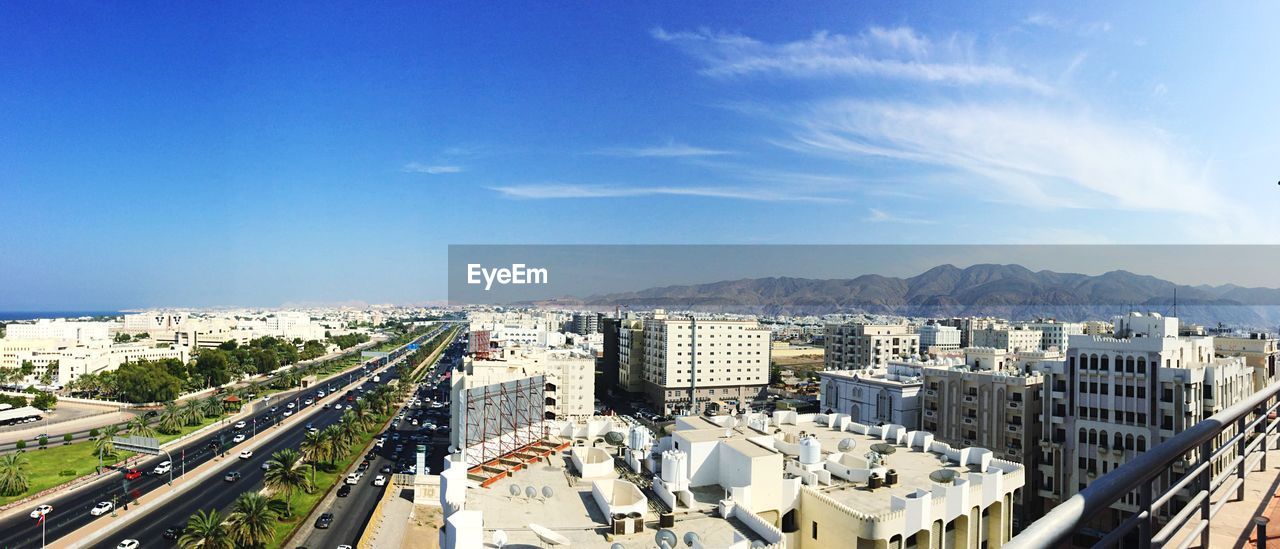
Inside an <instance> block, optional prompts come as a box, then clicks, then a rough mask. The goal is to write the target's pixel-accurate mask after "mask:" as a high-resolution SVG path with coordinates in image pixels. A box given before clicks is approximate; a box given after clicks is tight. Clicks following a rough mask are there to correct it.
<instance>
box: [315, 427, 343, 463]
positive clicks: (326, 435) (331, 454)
mask: <svg viewBox="0 0 1280 549" xmlns="http://www.w3.org/2000/svg"><path fill="white" fill-rule="evenodd" d="M320 436H321V437H322V438H323V439H324V444H325V452H324V456H325V458H326V459H328V461H329V464H330V465H332V464H333V463H334V462H335V461H337V460H338V456H339V455H340V454H342V449H343V448H345V447H346V444H344V443H343V441H342V427H339V426H338V425H337V424H336V423H335V424H333V425H330V426H328V427H325V428H324V430H322V431H320Z"/></svg>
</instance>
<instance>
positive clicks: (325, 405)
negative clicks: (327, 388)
mask: <svg viewBox="0 0 1280 549" xmlns="http://www.w3.org/2000/svg"><path fill="white" fill-rule="evenodd" d="M324 409H325V410H332V409H333V405H332V404H330V403H328V402H326V403H324Z"/></svg>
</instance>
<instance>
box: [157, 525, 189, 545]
mask: <svg viewBox="0 0 1280 549" xmlns="http://www.w3.org/2000/svg"><path fill="white" fill-rule="evenodd" d="M184 529H186V527H185V526H171V527H169V528H165V529H164V534H162V535H163V536H164V539H167V540H169V541H173V540H175V539H178V538H179V537H181V536H182V531H183V530H184Z"/></svg>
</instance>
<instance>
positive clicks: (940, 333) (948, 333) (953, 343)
mask: <svg viewBox="0 0 1280 549" xmlns="http://www.w3.org/2000/svg"><path fill="white" fill-rule="evenodd" d="M959 348H960V329H959V328H956V327H953V326H941V325H938V324H925V325H924V326H921V327H920V351H921V352H930V351H949V350H954V349H959Z"/></svg>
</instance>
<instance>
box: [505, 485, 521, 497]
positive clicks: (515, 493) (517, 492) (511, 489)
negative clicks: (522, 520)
mask: <svg viewBox="0 0 1280 549" xmlns="http://www.w3.org/2000/svg"><path fill="white" fill-rule="evenodd" d="M507 491H508V492H511V495H512V497H515V496H519V495H520V485H519V484H512V485H511V486H509V487H508V488H507Z"/></svg>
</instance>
